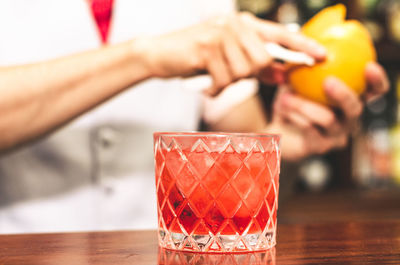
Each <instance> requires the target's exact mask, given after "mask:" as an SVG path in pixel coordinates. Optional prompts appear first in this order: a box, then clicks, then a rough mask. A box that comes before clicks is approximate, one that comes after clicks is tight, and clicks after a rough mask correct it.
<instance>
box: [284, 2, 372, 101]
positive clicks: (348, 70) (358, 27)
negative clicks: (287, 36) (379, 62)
mask: <svg viewBox="0 0 400 265" xmlns="http://www.w3.org/2000/svg"><path fill="white" fill-rule="evenodd" d="M345 16H346V7H345V6H344V5H342V4H337V5H335V6H331V7H327V8H325V9H323V10H322V11H320V12H319V13H318V14H316V15H315V16H314V17H312V18H311V19H310V20H309V21H308V22H307V23H306V24H305V25H304V26H303V27H302V33H303V34H304V35H306V36H308V37H310V38H313V39H315V40H316V41H318V42H319V43H320V44H322V45H323V46H324V47H325V48H326V50H327V57H326V60H324V61H323V62H319V63H316V64H315V65H314V66H311V67H310V66H304V65H301V66H300V65H299V66H291V67H290V70H289V72H288V79H289V83H290V84H291V86H292V87H293V89H294V90H295V91H296V92H297V93H299V94H300V95H302V96H304V97H306V98H309V99H311V100H314V101H316V102H319V103H322V104H326V105H332V106H333V105H334V104H333V102H330V101H329V100H328V98H327V97H326V95H325V92H324V89H323V82H324V80H325V79H326V78H327V77H328V76H335V77H337V78H339V79H341V80H342V81H343V82H344V83H346V84H347V85H348V86H349V87H350V88H351V89H353V90H354V91H355V92H356V93H357V94H358V95H360V94H361V93H363V92H364V90H365V87H366V80H365V76H364V70H365V66H366V64H367V63H368V62H370V61H375V60H376V51H375V48H374V45H373V42H372V40H371V37H370V35H369V33H368V31H367V30H366V28H365V27H364V26H363V25H362V24H361V23H360V22H358V21H356V20H345Z"/></svg>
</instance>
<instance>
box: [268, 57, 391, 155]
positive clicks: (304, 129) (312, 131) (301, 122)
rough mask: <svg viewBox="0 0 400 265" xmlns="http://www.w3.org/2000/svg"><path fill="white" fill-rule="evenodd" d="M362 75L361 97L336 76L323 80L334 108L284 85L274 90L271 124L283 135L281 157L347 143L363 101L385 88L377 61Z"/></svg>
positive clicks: (385, 77)
mask: <svg viewBox="0 0 400 265" xmlns="http://www.w3.org/2000/svg"><path fill="white" fill-rule="evenodd" d="M365 75H366V79H367V82H368V89H367V91H366V93H365V94H364V95H362V97H361V98H360V97H358V96H357V95H356V94H355V93H354V92H353V91H352V90H351V89H349V88H348V87H347V86H346V85H345V84H344V83H343V82H342V81H340V80H339V79H337V78H334V77H330V78H327V79H326V80H325V84H324V89H325V92H326V95H327V96H328V97H329V98H330V99H331V100H332V101H333V102H336V104H337V105H338V108H337V109H335V110H334V109H332V108H329V107H327V106H323V105H320V104H318V103H314V102H312V101H309V100H307V99H304V98H302V97H300V96H297V95H296V94H294V93H293V92H291V91H290V90H289V89H287V88H283V89H282V91H279V92H278V95H277V99H276V101H275V105H274V116H273V121H272V123H271V126H272V128H273V130H275V131H280V133H281V134H282V136H283V141H282V155H283V156H284V158H286V159H288V160H297V159H301V158H304V157H306V156H308V155H312V154H322V153H325V152H327V151H329V150H332V149H336V148H342V147H344V146H346V145H347V141H348V137H349V134H351V133H352V131H354V130H355V129H356V128H357V125H358V119H359V116H360V115H361V113H362V110H363V107H364V104H365V103H366V102H368V101H371V100H374V99H376V98H377V97H379V96H381V95H383V94H384V93H386V92H387V91H388V89H389V81H388V78H387V76H386V73H385V71H384V70H383V68H382V67H381V66H380V65H378V64H377V63H370V64H368V66H367V67H366V70H365Z"/></svg>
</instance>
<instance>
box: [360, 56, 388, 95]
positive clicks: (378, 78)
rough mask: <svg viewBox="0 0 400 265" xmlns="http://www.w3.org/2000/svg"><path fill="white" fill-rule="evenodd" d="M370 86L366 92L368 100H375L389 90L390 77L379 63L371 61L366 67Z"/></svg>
mask: <svg viewBox="0 0 400 265" xmlns="http://www.w3.org/2000/svg"><path fill="white" fill-rule="evenodd" d="M365 78H366V79H367V83H368V87H367V91H366V93H365V99H366V100H367V101H373V100H375V99H377V98H378V97H380V96H382V95H383V94H385V93H386V92H387V91H388V90H389V79H388V77H387V75H386V72H385V70H384V69H383V67H382V66H380V65H379V64H378V63H375V62H371V63H369V64H368V65H367V67H366V68H365Z"/></svg>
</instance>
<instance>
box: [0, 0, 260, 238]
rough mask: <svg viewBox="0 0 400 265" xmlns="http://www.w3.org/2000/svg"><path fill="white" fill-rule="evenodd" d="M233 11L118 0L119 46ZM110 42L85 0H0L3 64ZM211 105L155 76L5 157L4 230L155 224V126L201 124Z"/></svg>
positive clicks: (226, 5)
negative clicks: (205, 105) (104, 39)
mask: <svg viewBox="0 0 400 265" xmlns="http://www.w3.org/2000/svg"><path fill="white" fill-rule="evenodd" d="M233 10H234V4H233V1H231V0H218V1H213V0H168V1H165V0H146V1H138V0H116V1H115V2H114V13H113V20H112V24H111V29H110V35H109V42H110V43H111V44H112V43H118V42H122V41H125V40H128V39H132V38H134V37H135V36H139V35H142V34H146V35H149V34H162V33H166V32H168V31H172V30H176V29H179V28H183V27H186V26H188V25H191V24H194V23H198V22H200V21H202V20H205V19H207V18H209V17H212V16H215V15H218V14H222V13H227V12H232V11H233ZM100 45H101V42H100V38H99V36H98V33H97V28H96V25H95V22H94V20H93V18H92V16H91V13H90V10H89V6H88V5H87V2H86V1H85V0H2V1H0V65H3V66H6V65H18V64H26V63H33V62H38V61H43V60H48V59H52V58H57V57H60V56H65V55H69V54H73V53H77V52H81V51H85V50H90V49H95V48H98V47H100ZM253 87H254V86H253ZM201 106H202V101H201V96H200V94H199V93H198V92H195V91H192V90H188V89H185V85H184V82H183V81H182V80H181V79H170V80H160V79H152V80H149V81H146V82H143V83H141V84H139V85H137V86H135V87H134V88H132V89H129V90H127V91H126V92H124V93H122V94H121V95H119V96H117V97H116V98H114V99H112V100H111V101H109V102H107V103H105V104H103V105H101V106H100V107H98V108H96V109H94V110H92V111H90V112H89V113H87V114H85V115H83V116H82V117H80V118H78V119H77V120H75V121H74V122H72V123H70V124H69V125H67V126H65V127H64V128H62V129H60V130H59V131H57V132H55V133H53V134H52V135H50V136H48V137H46V138H45V139H42V140H40V141H38V142H36V143H34V144H31V145H28V146H25V147H23V148H21V149H19V150H17V151H15V152H12V153H10V154H7V155H4V156H3V157H1V158H0V233H20V232H49V231H80V230H114V229H147V228H155V227H156V225H157V219H156V213H157V211H156V199H155V194H156V193H155V184H154V173H153V153H152V152H153V151H152V150H153V149H152V132H154V131H193V130H196V129H197V127H198V122H199V120H200V117H201V115H202V107H201ZM27 126H29V124H28V125H27Z"/></svg>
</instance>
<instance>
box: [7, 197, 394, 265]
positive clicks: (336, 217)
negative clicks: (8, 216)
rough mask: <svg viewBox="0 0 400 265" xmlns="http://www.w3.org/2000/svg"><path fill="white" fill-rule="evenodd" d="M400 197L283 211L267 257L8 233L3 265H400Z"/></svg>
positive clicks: (327, 201)
mask: <svg viewBox="0 0 400 265" xmlns="http://www.w3.org/2000/svg"><path fill="white" fill-rule="evenodd" d="M399 199H400V193H399V192H394V193H388V192H383V193H379V192H378V193H377V192H374V193H369V194H367V195H359V194H356V193H354V192H348V193H343V192H340V193H334V194H329V193H328V194H324V195H305V196H300V197H298V198H295V200H290V201H291V202H290V203H287V204H283V205H281V206H282V207H281V208H280V209H279V211H280V214H279V218H280V219H279V224H278V243H277V246H276V248H273V249H271V250H270V251H267V252H261V253H250V254H240V255H221V254H219V255H215V254H214V255H204V254H203V255H200V254H190V253H181V252H173V251H172V252H169V251H163V250H159V248H158V246H157V233H156V231H116V232H87V233H58V234H22V235H0V265H25V264H26V265H37V264H52V265H57V264H60V265H62V264H74V265H79V264H85V265H86V264H100V265H105V264H107V265H109V264H120V265H123V264H129V265H136V264H137V265H157V264H158V265H161V264H163V265H167V264H168V265H172V264H173V265H178V264H185V265H189V264H196V265H200V264H245V265H256V264H257V265H258V264H266V265H291V264H293V265H294V264H296V265H306V264H307V265H309V264H352V265H355V264H397V265H398V264H400V218H399V215H400V200H399Z"/></svg>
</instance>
